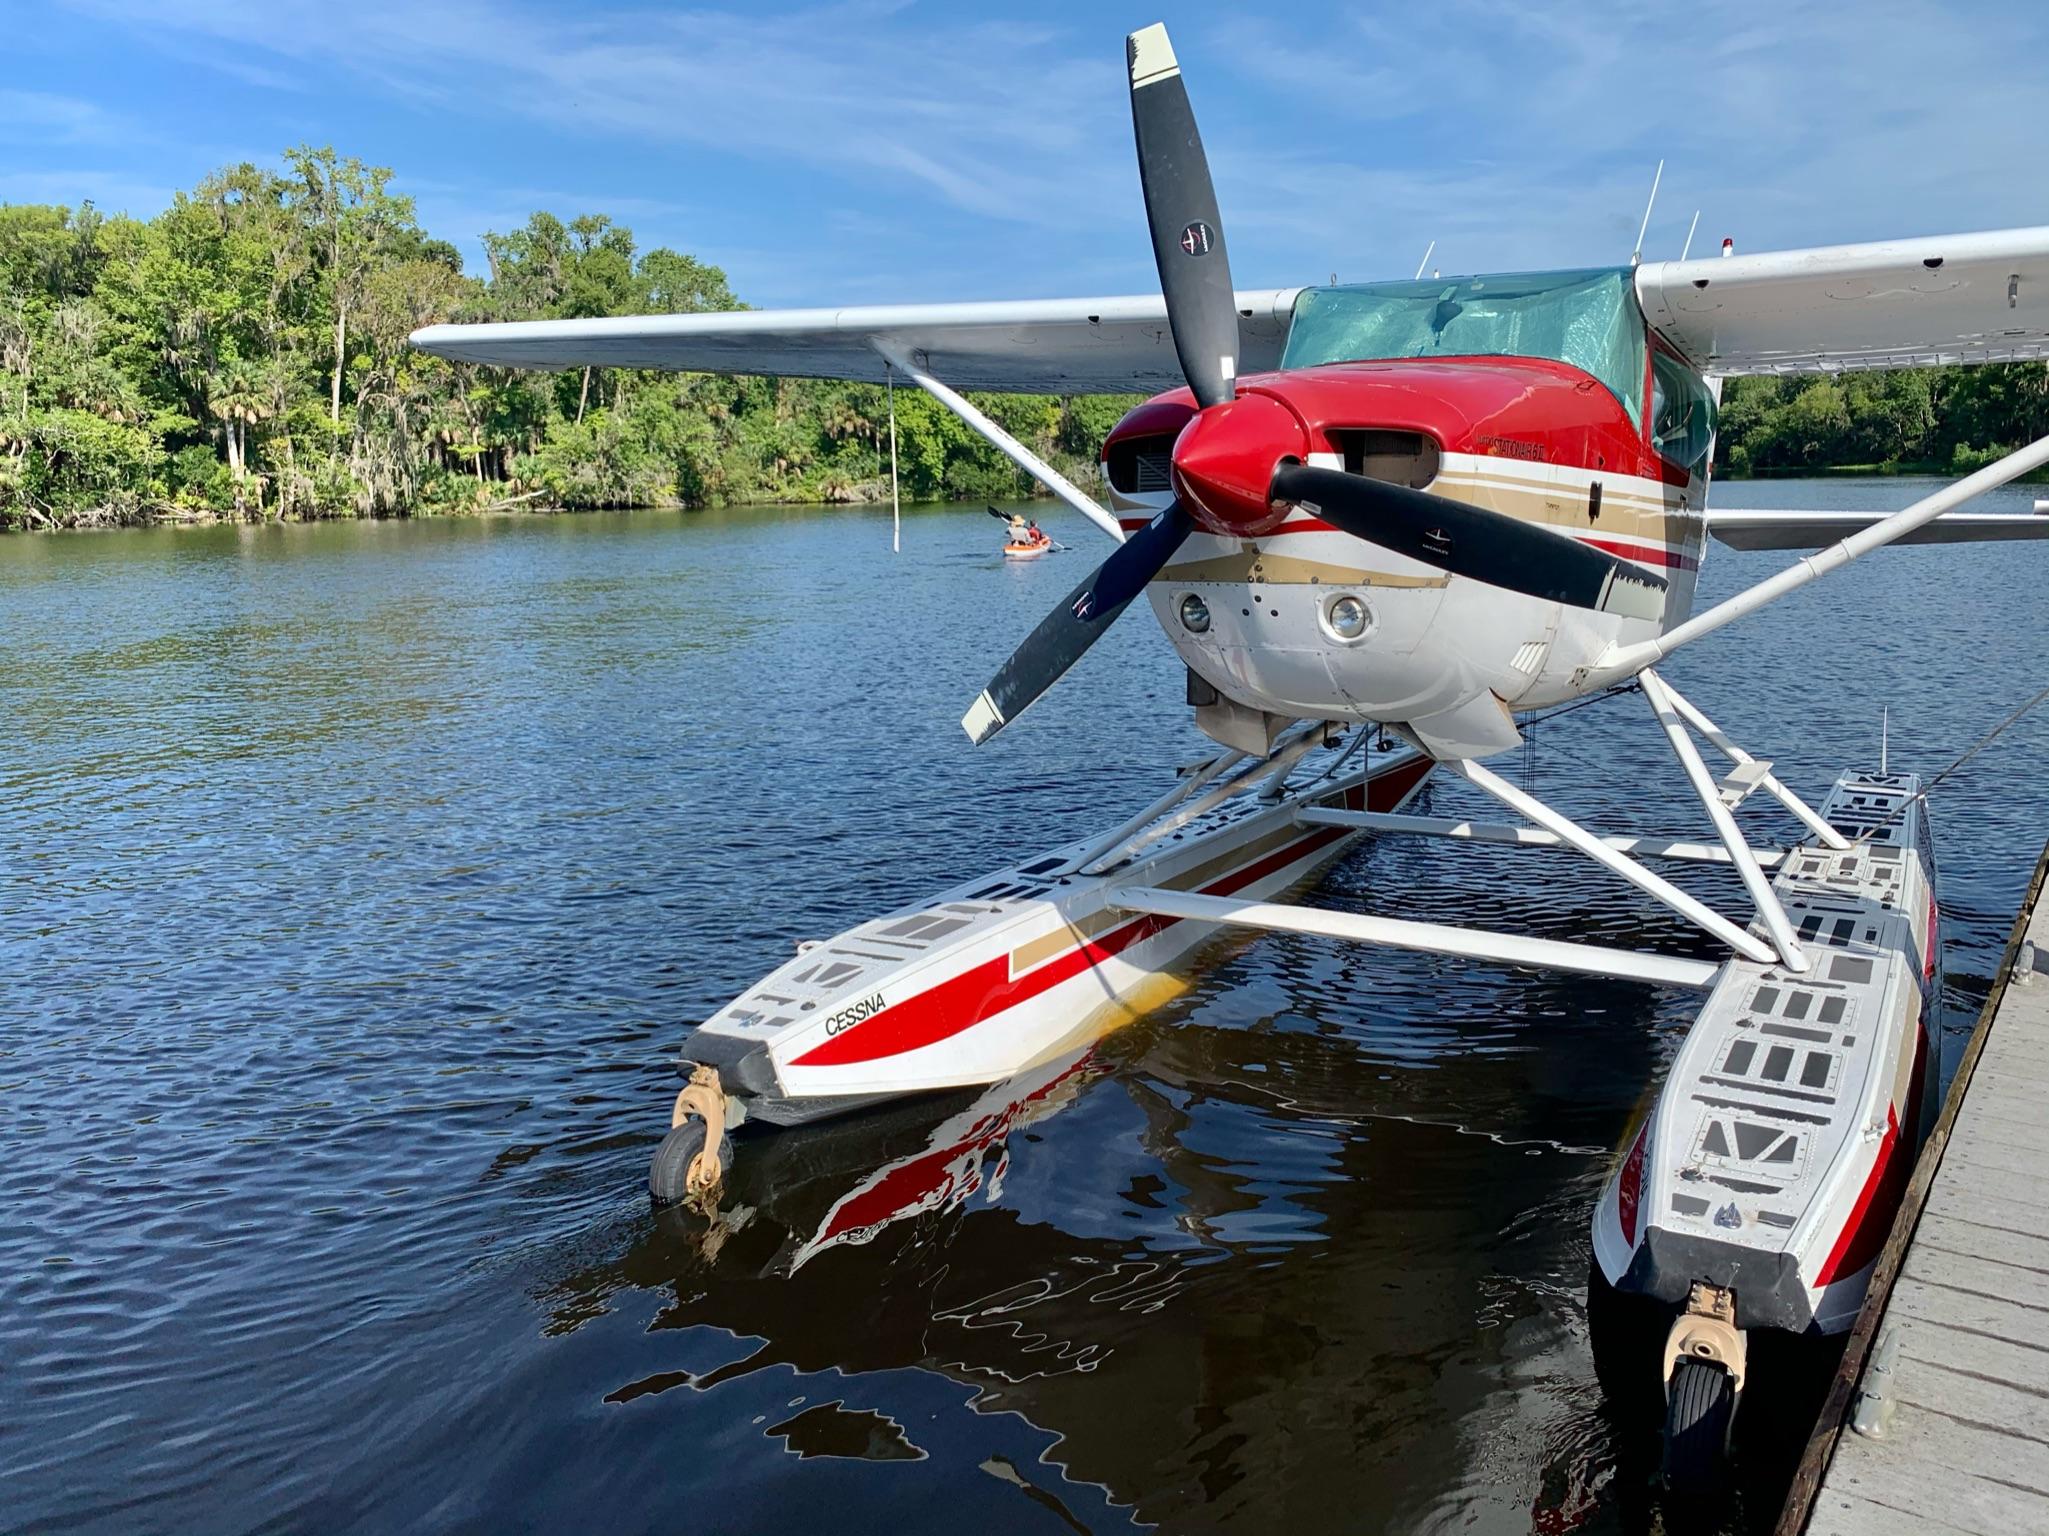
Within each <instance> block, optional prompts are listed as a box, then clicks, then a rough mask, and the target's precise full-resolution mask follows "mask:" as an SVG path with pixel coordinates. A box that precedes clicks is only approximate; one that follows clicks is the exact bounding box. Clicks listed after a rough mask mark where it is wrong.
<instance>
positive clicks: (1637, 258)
mask: <svg viewBox="0 0 2049 1536" xmlns="http://www.w3.org/2000/svg"><path fill="white" fill-rule="evenodd" d="M1664 179H1665V162H1664V161H1662V160H1660V161H1659V162H1658V170H1657V174H1656V175H1654V176H1653V177H1651V200H1650V201H1649V202H1647V203H1645V204H1644V205H1643V223H1642V224H1641V225H1639V226H1638V227H1637V231H1636V249H1635V250H1633V251H1631V252H1630V253H1629V264H1630V265H1631V266H1632V267H1636V266H1641V265H1643V237H1644V236H1645V235H1647V234H1649V233H1650V228H1651V210H1652V209H1653V208H1655V207H1657V206H1658V183H1659V182H1661V181H1663V180H1664Z"/></svg>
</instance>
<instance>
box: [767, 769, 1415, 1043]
mask: <svg viewBox="0 0 2049 1536" xmlns="http://www.w3.org/2000/svg"><path fill="white" fill-rule="evenodd" d="M1429 771H1430V761H1429V759H1427V758H1418V759H1416V760H1415V761H1414V762H1412V763H1406V764H1404V765H1402V766H1401V767H1399V768H1396V769H1393V770H1391V771H1389V772H1388V773H1386V774H1385V775H1384V776H1383V777H1380V778H1376V779H1374V780H1373V781H1372V783H1371V785H1370V788H1371V790H1372V796H1371V798H1372V799H1373V800H1376V801H1380V802H1381V803H1380V804H1379V805H1376V806H1375V809H1384V808H1386V807H1387V806H1391V805H1396V804H1399V803H1400V802H1401V800H1402V797H1403V796H1405V795H1406V794H1407V793H1408V792H1409V790H1411V789H1412V788H1414V787H1415V785H1416V784H1418V783H1419V782H1420V781H1421V780H1422V778H1423V775H1424V774H1426V773H1428V772H1429ZM1383 786H1385V789H1384V794H1383ZM1347 835H1348V833H1347V831H1346V829H1345V828H1343V827H1318V828H1317V829H1316V830H1315V831H1313V832H1310V833H1308V834H1306V835H1304V836H1302V837H1298V838H1296V839H1295V840H1294V841H1293V842H1291V843H1288V844H1286V845H1285V846H1283V847H1281V848H1277V849H1275V850H1274V851H1273V852H1272V853H1270V854H1268V855H1267V856H1266V857H1265V858H1263V859H1259V860H1256V861H1255V862H1253V863H1251V864H1248V865H1246V866H1245V867H1244V868H1243V869H1238V870H1233V871H1232V872H1231V873H1230V874H1228V875H1225V876H1224V877H1223V878H1222V879H1220V880H1217V881H1214V882H1212V883H1211V884H1209V885H1206V886H1204V887H1202V891H1201V894H1203V895H1205V896H1228V895H1230V894H1231V893H1232V892H1234V891H1241V890H1243V889H1244V888H1245V887H1246V886H1248V885H1252V884H1254V883H1256V882H1257V881H1260V880H1263V879H1265V878H1266V877H1267V876H1268V875H1270V874H1273V873H1274V872H1275V871H1276V870H1281V869H1285V868H1287V867H1288V866H1289V865H1290V864H1294V863H1298V862H1300V861H1301V860H1302V859H1305V858H1307V857H1308V856H1309V855H1310V854H1311V853H1314V852H1316V851H1317V850H1318V849H1321V848H1324V847H1327V846H1328V845H1329V844H1331V843H1333V842H1335V841H1336V840H1337V839H1339V838H1341V837H1345V836H1347ZM1180 921H1181V919H1180V918H1174V917H1158V916H1146V917H1140V918H1137V919H1135V920H1134V921H1132V922H1129V923H1125V924H1123V925H1122V926H1120V927H1117V928H1113V929H1111V930H1110V931H1109V932H1108V933H1105V934H1103V935H1101V936H1100V937H1098V938H1095V939H1092V940H1089V941H1088V942H1086V943H1084V944H1081V945H1079V946H1077V947H1076V948H1074V949H1070V950H1067V951H1065V952H1064V953H1062V954H1060V955H1057V956H1055V957H1054V958H1053V959H1051V960H1048V961H1047V962H1046V963H1045V964H1044V965H1041V966H1039V967H1037V968H1036V969H1034V970H1030V971H1027V972H1025V973H1024V975H1022V976H1018V977H1013V976H1012V975H1011V974H1010V956H1009V955H1007V954H1005V955H997V956H994V957H993V958H991V959H988V960H984V961H983V962H982V963H981V964H980V965H978V966H976V967H974V968H973V969H972V970H968V971H963V972H961V974H960V975H958V976H953V977H949V978H948V979H947V980H945V981H942V982H940V983H938V984H937V985H935V986H933V987H930V988H928V989H927V990H925V991H923V992H920V993H917V994H916V995H914V996H911V997H907V998H905V999H904V1000H903V1001H902V1002H900V1003H896V1004H893V1005H892V1006H890V1007H888V1008H885V1009H883V1010H882V1011H881V1012H880V1013H876V1014H871V1015H870V1016H869V1017H868V1018H866V1019H864V1020H863V1021H862V1022H861V1023H860V1024H858V1025H856V1026H855V1027H854V1028H852V1029H849V1030H847V1031H845V1032H844V1033H842V1034H838V1035H835V1036H833V1037H832V1038H830V1039H828V1040H826V1041H824V1042H822V1043H821V1044H819V1045H815V1046H813V1047H812V1048H811V1049H810V1050H808V1051H806V1052H805V1053H804V1054H803V1055H802V1056H799V1057H796V1058H795V1059H793V1060H792V1061H791V1063H790V1065H791V1066H793V1067H842V1066H848V1065H851V1064H853V1063H855V1062H861V1061H875V1060H878V1059H879V1058H881V1057H884V1056H895V1055H898V1054H900V1053H902V1052H904V1051H914V1050H917V1049H918V1048H919V1047H920V1046H926V1045H932V1044H934V1043H936V1042H938V1041H940V1040H945V1039H948V1038H950V1037H951V1036H953V1035H957V1034H959V1033H960V1032H961V1031H962V1030H965V1029H972V1028H973V1027H974V1026H975V1025H977V1024H980V1023H982V1022H984V1021H985V1020H987V1019H989V1018H992V1017H994V1016H995V1015H996V1014H999V1013H1001V1012H1003V1010H1004V1009H1006V1008H1014V1007H1016V1006H1017V1005H1018V1004H1019V1003H1023V1002H1029V1001H1030V1000H1031V999H1032V998H1034V997H1037V996H1038V995H1039V994H1040V993H1042V992H1045V991H1048V990H1050V989H1051V988H1053V987H1057V986H1058V985H1060V983H1061V982H1063V981H1066V980H1068V979H1070V978H1071V977H1075V976H1079V975H1080V974H1081V973H1082V972H1083V971H1085V970H1088V969H1090V968H1092V967H1094V966H1095V965H1096V964H1098V963H1099V962H1101V961H1103V960H1106V959H1108V958H1109V957H1110V956H1112V955H1116V954H1121V953H1122V952H1123V951H1125V950H1127V949H1129V948H1131V947H1132V945H1134V944H1139V943H1143V942H1144V941H1145V940H1147V939H1149V938H1152V937H1153V936H1154V935H1155V934H1159V933H1164V932H1166V931H1167V929H1169V928H1171V927H1173V926H1174V925H1175V924H1176V923H1177V922H1180Z"/></svg>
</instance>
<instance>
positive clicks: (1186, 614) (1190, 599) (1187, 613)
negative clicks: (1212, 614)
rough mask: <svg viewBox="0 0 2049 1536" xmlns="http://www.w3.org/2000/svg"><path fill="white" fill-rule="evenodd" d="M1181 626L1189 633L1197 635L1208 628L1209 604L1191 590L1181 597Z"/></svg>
mask: <svg viewBox="0 0 2049 1536" xmlns="http://www.w3.org/2000/svg"><path fill="white" fill-rule="evenodd" d="M1181 627H1182V628H1183V629H1185V630H1187V631H1188V632H1189V633H1190V634H1191V635H1199V634H1201V633H1203V632H1204V631H1205V630H1207V629H1208V628H1209V604H1208V603H1205V602H1204V601H1203V600H1202V599H1201V598H1199V597H1197V596H1196V595H1195V594H1194V593H1193V592H1191V593H1189V594H1188V595H1187V596H1186V597H1184V598H1182V599H1181Z"/></svg>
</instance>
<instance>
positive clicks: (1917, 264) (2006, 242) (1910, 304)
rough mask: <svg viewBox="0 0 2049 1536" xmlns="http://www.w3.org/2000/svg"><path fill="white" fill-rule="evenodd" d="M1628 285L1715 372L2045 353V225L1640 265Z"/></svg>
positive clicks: (1656, 324) (1656, 322)
mask: <svg viewBox="0 0 2049 1536" xmlns="http://www.w3.org/2000/svg"><path fill="white" fill-rule="evenodd" d="M1636 294H1637V299H1638V300H1639V302H1641V303H1642V305H1643V312H1644V314H1645V315H1646V316H1648V317H1649V319H1650V322H1651V325H1652V326H1653V328H1655V329H1656V330H1657V331H1658V333H1659V334H1660V335H1662V336H1663V337H1664V338H1665V339H1666V340H1667V341H1669V342H1671V343H1672V345H1673V346H1675V347H1677V348H1678V349H1679V350H1680V351H1681V352H1683V353H1684V354H1685V355H1686V356H1687V358H1688V359H1690V360H1691V361H1692V362H1693V364H1694V365H1695V366H1696V367H1698V368H1700V369H1701V370H1702V371H1703V372H1706V373H1710V374H1717V375H1723V376H1727V375H1732V374H1745V373H1830V372H1834V371H1836V370H1838V369H1844V368H1923V367H1930V366H1933V365H1935V364H1939V363H1996V362H2017V361H2024V360H2028V359H2034V358H2049V226H2045V227H2038V228H2034V229H2004V230H1994V231H1991V232H1989V233H1985V234H1975V235H1942V236H1937V237H1935V238H1933V239H1927V240H1887V241H1881V242H1879V243H1876V244H1872V245H1830V246H1817V247H1815V248H1813V249H1811V250H1804V251H1768V252H1764V253H1761V254H1759V255H1755V256H1729V257H1716V256H1710V257H1706V258H1704V259H1702V260H1698V261H1656V262H1646V263H1645V264H1644V265H1643V266H1641V267H1639V268H1637V272H1636Z"/></svg>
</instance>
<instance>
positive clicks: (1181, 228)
mask: <svg viewBox="0 0 2049 1536" xmlns="http://www.w3.org/2000/svg"><path fill="white" fill-rule="evenodd" d="M1124 54H1125V60H1126V62H1127V63H1128V64H1129V65H1130V66H1131V128H1132V133H1133V135H1134V136H1135V137H1136V138H1137V140H1138V179H1139V183H1140V185H1141V186H1142V187H1143V188H1144V189H1145V215H1146V222H1147V223H1148V224H1150V225H1151V226H1152V235H1153V261H1154V263H1155V264H1156V265H1157V266H1158V267H1159V269H1160V292H1161V293H1162V294H1163V295H1165V297H1166V300H1167V325H1168V328H1169V329H1171V330H1172V331H1173V333H1174V353H1175V355H1176V356H1177V357H1179V358H1180V359H1181V376H1182V377H1183V378H1185V379H1186V380H1188V387H1189V389H1190V390H1192V391H1194V394H1195V403H1196V404H1197V405H1199V406H1203V407H1205V408H1207V407H1209V406H1212V405H1220V404H1222V403H1223V402H1224V401H1226V400H1229V399H1230V398H1231V397H1232V396H1233V395H1235V394H1236V393H1237V392H1238V383H1237V381H1238V299H1237V294H1236V290H1234V289H1233V288H1232V287H1231V261H1230V257H1229V256H1228V255H1227V254H1226V253H1225V250H1224V221H1223V217H1222V215H1221V214H1219V213H1218V211H1217V190H1216V188H1215V187H1214V186H1212V185H1211V184H1210V177H1209V161H1208V159H1207V158H1206V157H1205V156H1204V155H1203V152H1202V135H1201V134H1200V133H1199V132H1197V131H1196V127H1195V109H1194V108H1193V107H1191V106H1190V105H1189V104H1188V87H1187V86H1186V85H1184V84H1183V83H1182V81H1181V65H1180V64H1179V62H1178V61H1176V59H1175V57H1174V45H1173V44H1172V43H1171V42H1169V41H1168V40H1167V29H1166V27H1165V26H1163V25H1161V24H1160V23H1158V22H1155V23H1154V24H1153V25H1151V26H1149V27H1147V28H1145V29H1144V30H1143V31H1139V32H1134V33H1132V34H1131V36H1129V37H1128V38H1126V39H1125V40H1124Z"/></svg>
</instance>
